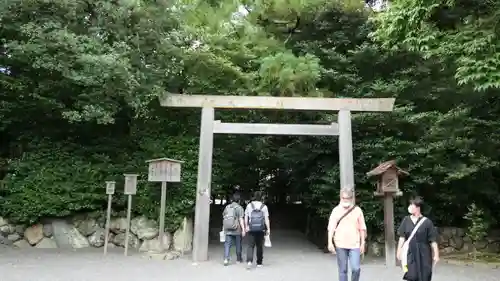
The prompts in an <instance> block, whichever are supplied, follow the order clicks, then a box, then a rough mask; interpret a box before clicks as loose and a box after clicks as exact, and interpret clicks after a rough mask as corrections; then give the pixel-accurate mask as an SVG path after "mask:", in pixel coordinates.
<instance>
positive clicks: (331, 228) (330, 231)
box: [328, 209, 337, 245]
mask: <svg viewBox="0 0 500 281" xmlns="http://www.w3.org/2000/svg"><path fill="white" fill-rule="evenodd" d="M334 213H335V209H333V210H332V212H331V213H330V218H329V219H328V245H332V244H333V234H334V233H335V228H336V227H337V218H336V217H335V215H334Z"/></svg>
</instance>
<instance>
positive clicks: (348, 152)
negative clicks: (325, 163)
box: [338, 110, 354, 188]
mask: <svg viewBox="0 0 500 281" xmlns="http://www.w3.org/2000/svg"><path fill="white" fill-rule="evenodd" d="M338 123H339V125H338V126H339V158H340V159H339V160H340V161H339V164H340V165H339V166H340V187H341V188H342V187H346V186H350V187H353V188H354V160H353V153H352V128H351V112H350V111H349V110H340V111H339V115H338Z"/></svg>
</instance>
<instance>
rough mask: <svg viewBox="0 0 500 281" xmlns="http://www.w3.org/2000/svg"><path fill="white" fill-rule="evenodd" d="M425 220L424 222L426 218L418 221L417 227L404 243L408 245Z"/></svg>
mask: <svg viewBox="0 0 500 281" xmlns="http://www.w3.org/2000/svg"><path fill="white" fill-rule="evenodd" d="M425 220H426V217H422V218H421V219H420V221H419V222H418V223H417V225H415V228H414V229H413V230H412V232H411V233H410V236H409V237H408V239H407V240H406V241H405V243H408V244H409V243H410V241H411V239H413V237H414V236H415V233H417V230H418V229H419V228H420V226H422V224H423V223H424V221H425Z"/></svg>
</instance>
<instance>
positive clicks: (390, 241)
mask: <svg viewBox="0 0 500 281" xmlns="http://www.w3.org/2000/svg"><path fill="white" fill-rule="evenodd" d="M366 175H367V176H368V177H373V176H376V177H378V180H377V190H376V191H375V192H374V195H375V196H377V197H383V201H384V234H385V263H386V265H387V266H396V237H395V229H394V197H397V196H401V195H403V192H401V191H400V190H399V180H398V176H400V175H409V174H408V172H406V171H404V170H402V169H400V168H399V167H398V166H396V161H394V160H391V161H387V162H384V163H382V164H380V165H378V166H377V167H376V168H375V169H373V170H371V171H369V172H368V173H366Z"/></svg>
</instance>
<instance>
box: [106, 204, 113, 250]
mask: <svg viewBox="0 0 500 281" xmlns="http://www.w3.org/2000/svg"><path fill="white" fill-rule="evenodd" d="M112 200H113V195H111V194H108V210H107V211H106V227H105V232H104V233H105V234H104V235H106V236H105V237H104V254H105V255H106V254H107V253H108V243H109V222H110V220H111V201H112Z"/></svg>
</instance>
